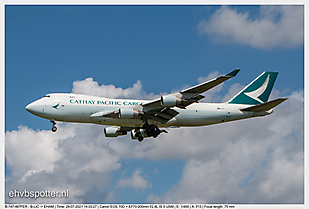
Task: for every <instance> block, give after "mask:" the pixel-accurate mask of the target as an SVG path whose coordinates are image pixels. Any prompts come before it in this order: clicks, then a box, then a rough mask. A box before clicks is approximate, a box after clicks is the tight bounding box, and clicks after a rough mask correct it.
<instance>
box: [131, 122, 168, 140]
mask: <svg viewBox="0 0 309 209" xmlns="http://www.w3.org/2000/svg"><path fill="white" fill-rule="evenodd" d="M142 132H143V133H142ZM161 132H165V133H167V132H166V131H165V130H163V131H161V130H160V129H159V128H158V126H156V125H149V124H148V123H147V122H146V123H145V124H144V125H143V127H142V130H141V131H139V132H137V133H136V136H137V137H138V138H137V140H138V141H139V142H142V141H143V140H144V137H153V138H157V137H158V136H159V134H160V133H161Z"/></svg>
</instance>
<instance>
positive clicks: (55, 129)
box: [50, 120, 57, 132]
mask: <svg viewBox="0 0 309 209" xmlns="http://www.w3.org/2000/svg"><path fill="white" fill-rule="evenodd" d="M50 122H51V123H52V124H53V127H52V129H51V130H52V132H56V131H57V127H56V122H55V121H54V120H50Z"/></svg>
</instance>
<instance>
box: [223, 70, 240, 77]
mask: <svg viewBox="0 0 309 209" xmlns="http://www.w3.org/2000/svg"><path fill="white" fill-rule="evenodd" d="M239 71H240V69H235V70H233V71H232V72H230V73H228V74H226V75H225V76H230V77H234V76H236V75H237V73H238V72H239Z"/></svg>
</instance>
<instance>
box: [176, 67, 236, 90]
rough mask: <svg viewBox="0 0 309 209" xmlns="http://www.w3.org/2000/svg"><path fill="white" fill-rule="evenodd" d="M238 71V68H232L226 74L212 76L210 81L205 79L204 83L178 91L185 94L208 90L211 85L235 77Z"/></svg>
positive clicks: (213, 85)
mask: <svg viewBox="0 0 309 209" xmlns="http://www.w3.org/2000/svg"><path fill="white" fill-rule="evenodd" d="M239 71H240V69H235V70H233V71H232V72H230V73H228V74H226V75H223V76H219V77H217V78H214V79H212V80H210V81H206V82H204V83H201V84H198V85H196V86H193V87H190V88H188V89H185V90H183V91H181V92H180V93H182V94H185V93H193V94H201V93H203V92H205V91H208V90H209V89H212V88H213V87H215V86H217V85H219V84H220V83H223V82H224V81H226V80H228V79H230V78H233V77H235V76H236V75H237V73H238V72H239Z"/></svg>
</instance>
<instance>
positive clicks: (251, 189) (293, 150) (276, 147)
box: [139, 91, 304, 203]
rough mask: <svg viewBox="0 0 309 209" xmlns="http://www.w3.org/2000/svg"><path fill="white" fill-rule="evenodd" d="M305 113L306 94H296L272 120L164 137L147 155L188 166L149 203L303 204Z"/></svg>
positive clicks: (151, 196)
mask: <svg viewBox="0 0 309 209" xmlns="http://www.w3.org/2000/svg"><path fill="white" fill-rule="evenodd" d="M303 114H304V109H303V91H295V92H293V93H292V94H291V95H290V96H289V99H288V100H287V101H286V102H285V103H283V104H281V105H280V106H278V107H276V108H275V110H274V113H273V114H272V115H270V116H267V117H261V118H255V119H249V120H243V121H239V122H232V123H227V124H221V125H215V126H209V127H203V128H196V129H194V128H190V129H189V128H188V129H187V130H184V129H180V130H179V131H174V132H172V133H170V135H169V137H167V136H164V138H163V137H162V141H164V143H162V144H158V145H157V147H155V148H153V149H151V150H148V153H147V154H146V153H144V154H145V155H147V156H148V157H150V158H151V159H164V158H171V157H172V156H173V157H175V158H183V159H184V160H186V161H187V163H186V166H185V167H184V168H183V174H182V179H181V181H180V182H179V183H178V184H176V185H174V186H173V187H172V188H170V189H169V190H168V191H167V192H166V193H165V194H163V195H161V196H155V195H149V197H148V202H150V203H170V202H174V203H187V202H189V203H303V201H304V152H303V151H304V150H303V149H304V147H303V143H304V141H303V140H304V135H303V133H304V132H303V131H304V115H303ZM193 136H194V137H193ZM165 137H166V138H165ZM159 150H161V153H160V154H157V155H156V154H155V153H158V152H159ZM167 150H169V151H167ZM139 154H141V153H139ZM139 157H142V156H139ZM275 185H277V186H275Z"/></svg>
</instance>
